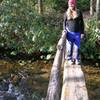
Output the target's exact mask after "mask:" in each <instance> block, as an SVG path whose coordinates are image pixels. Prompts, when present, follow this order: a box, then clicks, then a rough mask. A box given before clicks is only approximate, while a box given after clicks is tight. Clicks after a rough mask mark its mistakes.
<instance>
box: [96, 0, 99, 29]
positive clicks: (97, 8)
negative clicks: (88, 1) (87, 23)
mask: <svg viewBox="0 0 100 100" xmlns="http://www.w3.org/2000/svg"><path fill="white" fill-rule="evenodd" d="M96 21H97V25H96V26H97V28H99V29H100V22H99V21H100V0H97V2H96Z"/></svg>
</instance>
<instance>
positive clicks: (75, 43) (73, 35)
mask: <svg viewBox="0 0 100 100" xmlns="http://www.w3.org/2000/svg"><path fill="white" fill-rule="evenodd" d="M80 38H81V34H80V32H67V41H66V42H67V43H66V45H67V59H68V60H73V59H75V60H76V59H77V60H79V48H80Z"/></svg>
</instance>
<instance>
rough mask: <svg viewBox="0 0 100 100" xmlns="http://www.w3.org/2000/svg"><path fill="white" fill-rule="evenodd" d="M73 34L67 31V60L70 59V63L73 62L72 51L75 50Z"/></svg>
mask: <svg viewBox="0 0 100 100" xmlns="http://www.w3.org/2000/svg"><path fill="white" fill-rule="evenodd" d="M73 41H74V39H73V34H71V33H70V32H68V33H67V40H66V46H67V60H68V61H69V62H68V63H69V64H72V63H73V62H72V52H73Z"/></svg>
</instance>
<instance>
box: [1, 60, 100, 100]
mask: <svg viewBox="0 0 100 100" xmlns="http://www.w3.org/2000/svg"><path fill="white" fill-rule="evenodd" d="M52 63H53V61H52V60H50V61H45V60H37V61H31V60H14V61H13V60H0V100H45V97H46V93H47V87H48V83H49V77H50V72H51V67H52ZM82 69H83V71H84V73H85V77H86V85H87V88H88V94H89V98H90V100H100V67H95V66H92V65H89V64H87V65H84V67H83V68H82Z"/></svg>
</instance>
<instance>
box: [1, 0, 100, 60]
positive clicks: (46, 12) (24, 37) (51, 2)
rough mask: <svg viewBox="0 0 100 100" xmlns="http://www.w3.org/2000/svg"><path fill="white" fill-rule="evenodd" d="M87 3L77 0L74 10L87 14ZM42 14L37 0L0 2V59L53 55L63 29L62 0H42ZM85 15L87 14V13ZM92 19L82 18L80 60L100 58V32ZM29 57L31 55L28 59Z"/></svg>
mask: <svg viewBox="0 0 100 100" xmlns="http://www.w3.org/2000/svg"><path fill="white" fill-rule="evenodd" d="M89 1H90V0H78V8H80V9H81V10H82V11H83V12H85V11H89ZM42 2H43V3H42V6H43V7H42V8H43V11H42V14H40V13H39V12H38V0H0V52H1V54H0V55H1V56H4V54H5V55H7V56H12V57H13V56H16V55H23V54H24V55H28V56H29V57H36V56H37V55H38V56H41V55H42V54H45V55H47V54H49V53H50V54H55V52H56V45H57V42H58V40H59V38H60V36H61V32H62V30H63V14H64V12H65V11H66V9H67V2H66V0H42ZM88 13H89V12H88ZM95 23H96V21H95V18H91V19H85V25H86V28H85V31H86V32H85V33H86V39H85V41H84V42H83V43H82V46H81V47H82V48H81V54H82V57H83V58H85V59H87V58H89V59H90V58H92V59H100V39H98V38H97V35H100V30H99V31H97V30H96V28H95V27H96V24H95ZM31 55H32V56H31Z"/></svg>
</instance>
